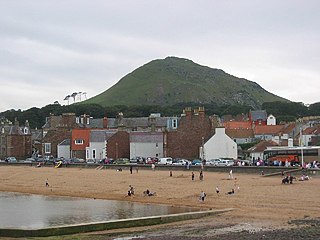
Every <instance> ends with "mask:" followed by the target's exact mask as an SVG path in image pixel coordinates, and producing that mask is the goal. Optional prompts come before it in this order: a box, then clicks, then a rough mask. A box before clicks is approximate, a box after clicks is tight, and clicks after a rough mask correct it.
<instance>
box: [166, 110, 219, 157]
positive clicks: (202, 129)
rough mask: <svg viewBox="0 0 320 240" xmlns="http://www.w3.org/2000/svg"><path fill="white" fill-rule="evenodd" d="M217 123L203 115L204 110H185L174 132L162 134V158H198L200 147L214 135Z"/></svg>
mask: <svg viewBox="0 0 320 240" xmlns="http://www.w3.org/2000/svg"><path fill="white" fill-rule="evenodd" d="M216 126H217V121H215V119H214V118H212V117H208V116H206V115H205V111H204V108H198V109H195V110H194V111H192V109H191V108H186V109H185V110H184V114H183V115H182V116H181V119H180V121H179V124H178V128H177V129H176V130H175V131H167V132H165V134H164V156H169V157H173V158H186V159H193V158H199V151H200V150H199V149H200V147H201V146H202V145H203V144H204V143H205V142H206V141H207V140H208V139H209V138H210V137H212V136H213V134H214V129H215V127H216Z"/></svg>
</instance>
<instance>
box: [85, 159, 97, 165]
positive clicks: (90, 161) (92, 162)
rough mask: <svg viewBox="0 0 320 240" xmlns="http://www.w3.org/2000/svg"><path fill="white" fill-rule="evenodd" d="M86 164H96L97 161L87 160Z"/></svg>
mask: <svg viewBox="0 0 320 240" xmlns="http://www.w3.org/2000/svg"><path fill="white" fill-rule="evenodd" d="M86 163H87V164H95V163H96V161H95V160H94V159H87V160H86Z"/></svg>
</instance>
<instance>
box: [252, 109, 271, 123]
mask: <svg viewBox="0 0 320 240" xmlns="http://www.w3.org/2000/svg"><path fill="white" fill-rule="evenodd" d="M250 115H251V120H252V121H257V120H260V119H261V120H267V112H266V111H265V110H256V111H250Z"/></svg>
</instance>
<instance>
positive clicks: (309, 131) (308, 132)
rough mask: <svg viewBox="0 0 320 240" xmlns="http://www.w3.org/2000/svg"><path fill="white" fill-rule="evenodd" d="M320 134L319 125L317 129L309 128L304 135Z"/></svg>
mask: <svg viewBox="0 0 320 240" xmlns="http://www.w3.org/2000/svg"><path fill="white" fill-rule="evenodd" d="M319 134H320V126H319V125H317V126H315V127H308V128H306V129H305V130H304V131H303V135H319Z"/></svg>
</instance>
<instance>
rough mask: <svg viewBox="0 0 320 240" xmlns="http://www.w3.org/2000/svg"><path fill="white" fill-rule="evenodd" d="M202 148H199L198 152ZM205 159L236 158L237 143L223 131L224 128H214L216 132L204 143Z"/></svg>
mask: <svg viewBox="0 0 320 240" xmlns="http://www.w3.org/2000/svg"><path fill="white" fill-rule="evenodd" d="M201 152H202V150H201V149H200V153H201ZM204 155H205V159H207V160H208V159H216V158H233V159H237V158H238V151H237V143H235V142H234V141H233V140H232V139H231V138H230V137H229V136H228V135H227V134H226V131H225V128H216V133H215V135H213V136H212V137H211V138H210V139H209V140H208V141H207V142H206V143H205V144H204ZM200 157H201V156H200Z"/></svg>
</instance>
